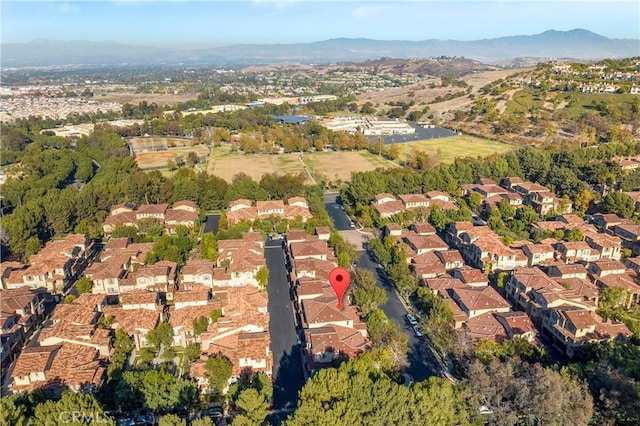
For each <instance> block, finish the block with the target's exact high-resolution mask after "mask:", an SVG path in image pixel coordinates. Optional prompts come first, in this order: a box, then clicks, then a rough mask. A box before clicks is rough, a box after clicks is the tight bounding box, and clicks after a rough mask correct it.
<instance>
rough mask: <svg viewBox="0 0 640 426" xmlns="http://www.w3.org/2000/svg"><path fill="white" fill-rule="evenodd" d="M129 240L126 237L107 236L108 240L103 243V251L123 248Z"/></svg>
mask: <svg viewBox="0 0 640 426" xmlns="http://www.w3.org/2000/svg"><path fill="white" fill-rule="evenodd" d="M130 242H131V240H130V239H129V238H128V237H122V238H109V241H107V242H106V243H105V245H104V249H103V251H108V250H120V249H125V248H127V246H128V245H129V244H130Z"/></svg>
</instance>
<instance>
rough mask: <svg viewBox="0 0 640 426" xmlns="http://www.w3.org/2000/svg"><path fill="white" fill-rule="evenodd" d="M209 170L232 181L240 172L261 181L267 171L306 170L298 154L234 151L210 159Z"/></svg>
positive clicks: (282, 172) (293, 171)
mask: <svg viewBox="0 0 640 426" xmlns="http://www.w3.org/2000/svg"><path fill="white" fill-rule="evenodd" d="M207 172H208V173H209V174H212V175H216V176H219V177H221V178H223V179H224V180H226V181H227V182H231V180H232V179H233V177H234V176H235V175H236V174H238V173H240V172H243V173H246V174H247V175H249V176H251V177H252V178H253V179H254V180H256V181H259V180H260V178H262V175H264V174H266V173H281V174H286V173H294V174H295V173H304V172H305V170H304V167H303V165H302V163H301V162H300V158H299V157H298V154H282V155H244V154H238V153H233V154H226V155H223V156H219V157H214V158H212V159H211V160H210V161H209V167H208V168H207Z"/></svg>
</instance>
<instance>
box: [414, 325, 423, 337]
mask: <svg viewBox="0 0 640 426" xmlns="http://www.w3.org/2000/svg"><path fill="white" fill-rule="evenodd" d="M413 332H414V333H415V335H416V336H418V337H422V336H424V334H422V330H420V326H418V325H414V326H413Z"/></svg>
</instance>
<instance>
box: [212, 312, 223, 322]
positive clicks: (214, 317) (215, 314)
mask: <svg viewBox="0 0 640 426" xmlns="http://www.w3.org/2000/svg"><path fill="white" fill-rule="evenodd" d="M221 316H222V311H220V309H214V310H212V311H211V315H209V318H211V322H212V323H214V322H218V319H219V318H220V317H221Z"/></svg>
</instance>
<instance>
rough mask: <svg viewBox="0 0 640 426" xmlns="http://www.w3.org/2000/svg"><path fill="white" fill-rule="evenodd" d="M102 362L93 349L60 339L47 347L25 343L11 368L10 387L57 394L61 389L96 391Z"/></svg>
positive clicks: (101, 374)
mask: <svg viewBox="0 0 640 426" xmlns="http://www.w3.org/2000/svg"><path fill="white" fill-rule="evenodd" d="M105 372H106V365H105V363H104V361H103V360H102V359H101V358H100V356H99V354H98V352H97V351H96V349H94V348H92V347H88V346H84V345H80V344H75V343H70V342H64V343H61V344H59V345H52V346H48V347H41V346H29V347H27V348H25V350H24V351H23V352H22V354H21V355H20V357H19V358H18V360H17V362H16V364H15V366H14V368H13V371H12V372H11V376H12V379H13V381H12V383H11V385H10V386H11V390H12V391H14V392H17V391H33V390H35V389H43V390H49V391H51V392H54V393H56V394H58V395H59V394H60V393H61V392H62V391H63V390H65V389H71V390H73V391H76V392H77V391H85V392H97V391H98V390H99V389H100V387H101V386H102V384H103V382H104V378H105Z"/></svg>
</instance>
